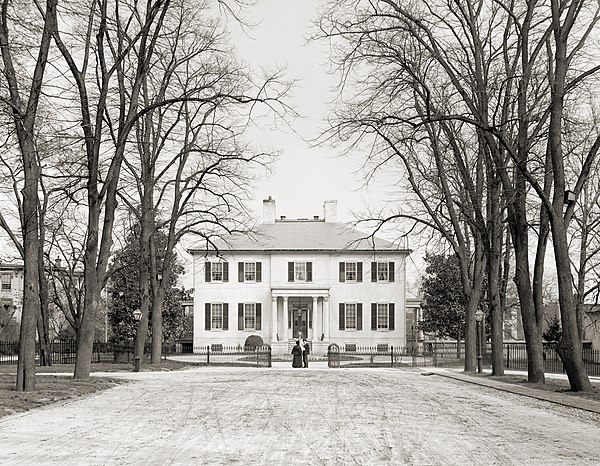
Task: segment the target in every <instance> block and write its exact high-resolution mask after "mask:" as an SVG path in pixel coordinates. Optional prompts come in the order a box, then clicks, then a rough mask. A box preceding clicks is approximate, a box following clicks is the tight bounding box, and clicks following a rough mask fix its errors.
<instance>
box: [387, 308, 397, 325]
mask: <svg viewBox="0 0 600 466" xmlns="http://www.w3.org/2000/svg"><path fill="white" fill-rule="evenodd" d="M394 308H395V306H394V303H389V304H388V316H389V320H388V330H394V326H395V324H396V316H395V315H394Z"/></svg>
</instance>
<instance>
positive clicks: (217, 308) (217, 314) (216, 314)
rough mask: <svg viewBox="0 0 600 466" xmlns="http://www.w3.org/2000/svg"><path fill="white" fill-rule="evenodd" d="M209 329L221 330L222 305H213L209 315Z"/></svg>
mask: <svg viewBox="0 0 600 466" xmlns="http://www.w3.org/2000/svg"><path fill="white" fill-rule="evenodd" d="M210 319H211V329H213V330H223V304H222V303H215V304H213V305H212V309H211V313H210Z"/></svg>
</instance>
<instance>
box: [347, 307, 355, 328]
mask: <svg viewBox="0 0 600 466" xmlns="http://www.w3.org/2000/svg"><path fill="white" fill-rule="evenodd" d="M346 329H347V330H348V329H352V330H356V303H348V304H346Z"/></svg>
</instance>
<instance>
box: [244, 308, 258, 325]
mask: <svg viewBox="0 0 600 466" xmlns="http://www.w3.org/2000/svg"><path fill="white" fill-rule="evenodd" d="M255 327H256V307H255V306H254V303H246V304H244V329H245V330H254V328H255Z"/></svg>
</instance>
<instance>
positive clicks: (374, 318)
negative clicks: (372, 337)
mask: <svg viewBox="0 0 600 466" xmlns="http://www.w3.org/2000/svg"><path fill="white" fill-rule="evenodd" d="M371 330H377V303H371Z"/></svg>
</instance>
